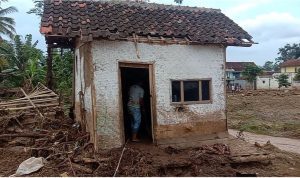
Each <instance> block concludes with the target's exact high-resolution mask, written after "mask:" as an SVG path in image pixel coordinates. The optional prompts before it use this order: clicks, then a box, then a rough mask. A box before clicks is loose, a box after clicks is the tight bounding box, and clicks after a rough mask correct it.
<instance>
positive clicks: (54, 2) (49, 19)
mask: <svg viewBox="0 0 300 178" xmlns="http://www.w3.org/2000/svg"><path fill="white" fill-rule="evenodd" d="M40 31H41V33H43V34H45V35H46V36H47V37H51V36H53V35H55V36H57V35H59V36H62V37H68V38H76V37H83V38H84V37H86V38H87V37H89V36H92V37H93V38H108V39H126V38H127V37H132V35H133V34H136V35H139V36H145V37H147V36H148V35H150V36H154V37H170V38H172V37H176V38H187V39H189V40H190V41H192V42H197V43H201V44H215V43H216V44H226V45H240V46H241V45H242V44H245V41H244V42H243V41H242V39H247V40H248V42H250V43H253V41H252V40H251V39H252V37H251V36H250V35H249V34H248V33H247V32H246V31H244V30H243V29H242V28H241V27H239V26H238V25H237V24H236V23H234V22H233V21H232V20H231V19H229V18H228V17H226V16H225V15H224V14H223V13H221V11H220V10H216V9H208V8H197V7H184V6H172V5H161V4H153V3H134V2H101V1H88V0H80V1H79V0H78V1H76V0H75V1H73V0H72V1H69V0H68V1H67V0H46V1H45V6H44V14H43V16H42V23H41V30H40ZM248 45H249V43H248ZM250 45H251V44H250Z"/></svg>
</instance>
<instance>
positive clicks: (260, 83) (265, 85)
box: [256, 76, 279, 90]
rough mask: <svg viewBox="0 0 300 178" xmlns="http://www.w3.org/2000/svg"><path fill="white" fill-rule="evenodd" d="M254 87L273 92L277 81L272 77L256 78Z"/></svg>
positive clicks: (276, 87)
mask: <svg viewBox="0 0 300 178" xmlns="http://www.w3.org/2000/svg"><path fill="white" fill-rule="evenodd" d="M256 86H257V89H258V90H266V89H267V90H274V89H278V86H279V85H278V81H277V79H276V78H274V77H272V76H271V77H264V76H258V77H257V79H256Z"/></svg>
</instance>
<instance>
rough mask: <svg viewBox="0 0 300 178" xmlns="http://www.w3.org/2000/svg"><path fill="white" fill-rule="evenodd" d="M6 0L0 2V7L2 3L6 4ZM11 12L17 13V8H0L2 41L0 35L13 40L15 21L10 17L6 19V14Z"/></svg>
mask: <svg viewBox="0 0 300 178" xmlns="http://www.w3.org/2000/svg"><path fill="white" fill-rule="evenodd" d="M6 1H7V0H0V6H1V3H2V2H6ZM13 12H18V10H17V8H15V7H14V6H10V7H7V8H2V7H0V40H1V39H2V36H1V35H5V36H8V37H9V38H11V39H13V38H14V34H15V33H16V30H15V20H14V19H13V18H11V17H6V15H7V14H11V13H13Z"/></svg>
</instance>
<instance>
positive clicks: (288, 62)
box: [280, 59, 300, 67]
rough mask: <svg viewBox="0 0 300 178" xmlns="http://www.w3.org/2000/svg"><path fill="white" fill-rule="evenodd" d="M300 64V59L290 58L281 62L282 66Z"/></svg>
mask: <svg viewBox="0 0 300 178" xmlns="http://www.w3.org/2000/svg"><path fill="white" fill-rule="evenodd" d="M294 66H300V59H290V60H287V61H285V62H283V63H281V64H280V67H294Z"/></svg>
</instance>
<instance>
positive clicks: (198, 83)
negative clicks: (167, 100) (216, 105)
mask: <svg viewBox="0 0 300 178" xmlns="http://www.w3.org/2000/svg"><path fill="white" fill-rule="evenodd" d="M171 86H172V103H181V104H189V103H191V104H192V103H208V102H210V101H211V100H210V98H211V96H210V95H211V92H210V91H211V79H205V80H173V81H171Z"/></svg>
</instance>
